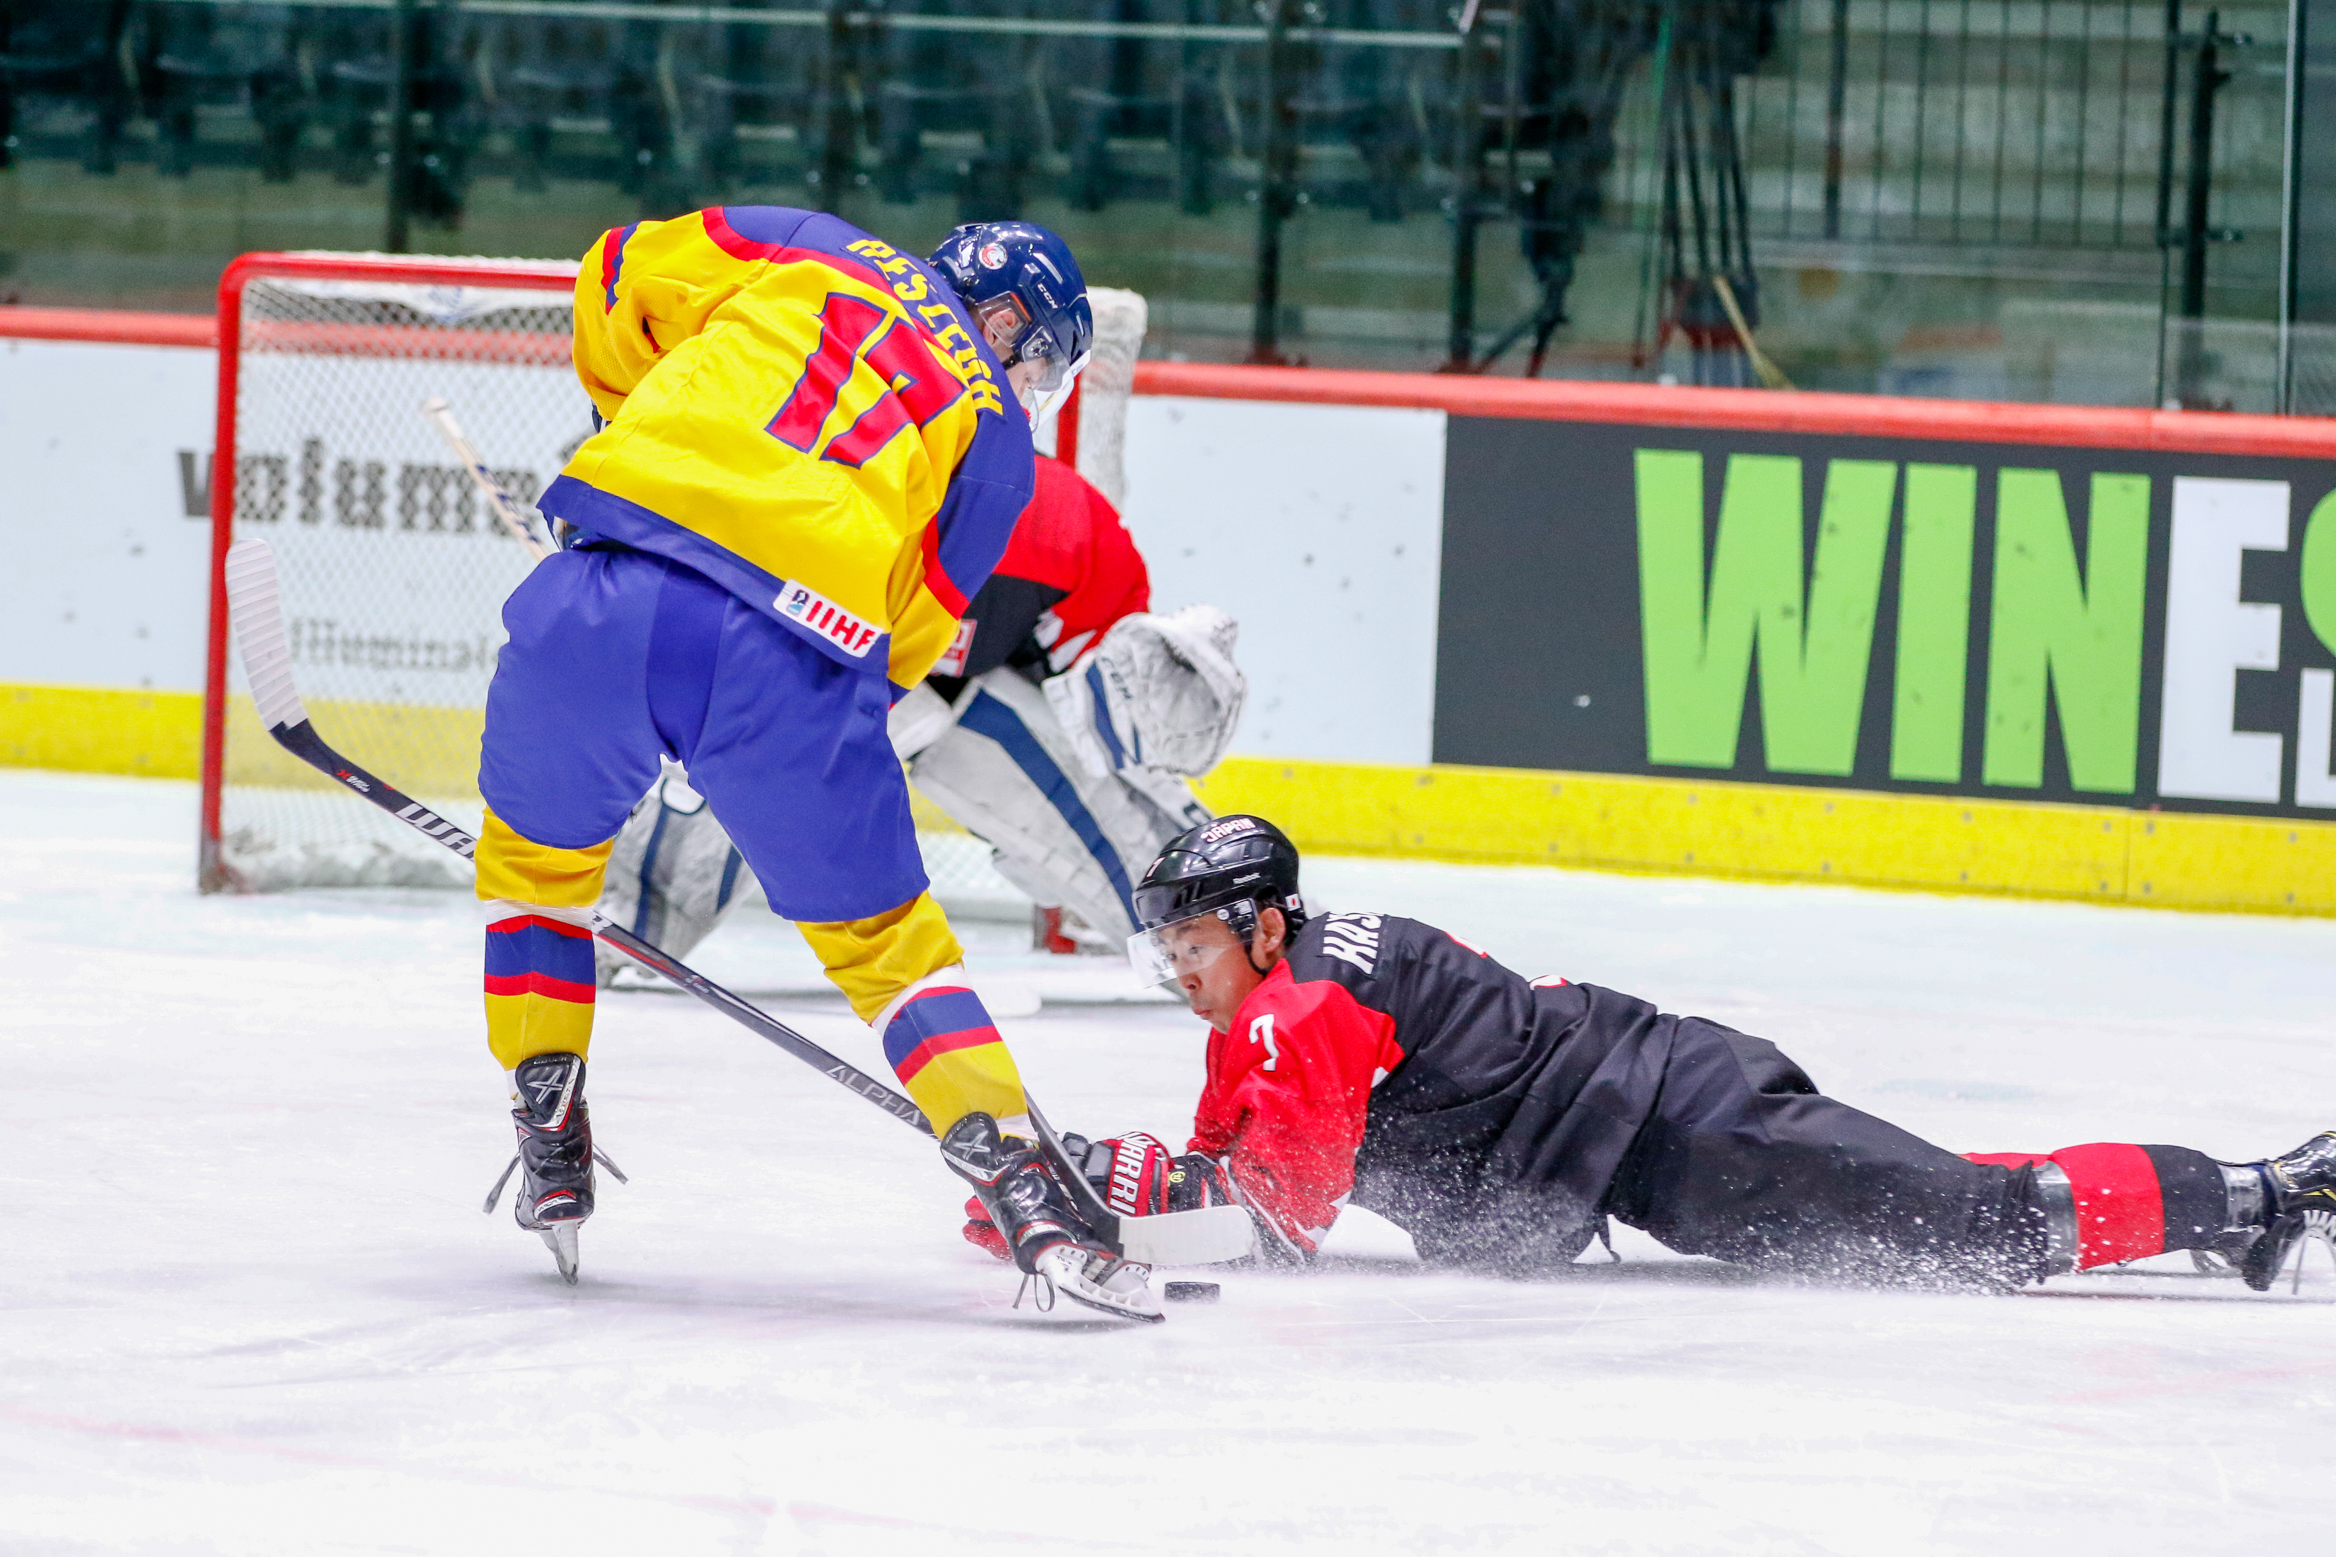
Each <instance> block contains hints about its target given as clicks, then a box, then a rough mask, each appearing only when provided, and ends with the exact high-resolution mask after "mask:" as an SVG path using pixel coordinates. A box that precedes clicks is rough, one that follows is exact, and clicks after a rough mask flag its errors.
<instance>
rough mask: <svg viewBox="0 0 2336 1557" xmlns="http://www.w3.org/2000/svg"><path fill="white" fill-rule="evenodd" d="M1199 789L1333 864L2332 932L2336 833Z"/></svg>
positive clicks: (1229, 786) (1639, 799) (1260, 761)
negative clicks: (1679, 878)
mask: <svg viewBox="0 0 2336 1557" xmlns="http://www.w3.org/2000/svg"><path fill="white" fill-rule="evenodd" d="M1199 787H1200V789H1201V793H1202V798H1203V799H1204V800H1206V801H1207V802H1208V804H1209V805H1210V806H1211V807H1212V808H1214V809H1215V810H1218V811H1220V812H1222V811H1253V812H1256V813H1257V814H1258V815H1260V816H1264V817H1267V818H1270V819H1271V820H1273V821H1274V822H1276V823H1278V824H1279V825H1280V826H1282V827H1283V828H1284V829H1285V830H1287V831H1288V832H1289V834H1290V836H1291V837H1292V838H1293V839H1294V840H1295V841H1296V842H1297V843H1298V845H1299V847H1301V848H1304V849H1311V850H1316V851H1320V852H1322V853H1327V854H1362V855H1384V856H1391V857H1396V858H1409V859H1434V860H1452V861H1463V862H1470V863H1477V864H1488V865H1492V864H1499V865H1567V866H1580V867H1589V868H1593V869H1600V870H1626V871H1664V872H1677V873H1679V874H1682V875H1700V876H1741V877H1749V878H1753V879H1758V880H1770V881H1838V882H1845V883H1849V884H1853V885H1857V886H1869V887H1890V888H1900V889H1908V890H1916V891H1940V892H1994V893H2012V894H2018V895H2022V896H2033V897H2058V898H2079V899H2086V900H2090V901H2093V902H2107V903H2132V904H2139V905H2145V906H2153V907H2165V908H2205V909H2225V910H2242V911H2248V912H2259V913H2298V914H2330V913H2336V822H2292V821H2279V820H2264V819H2257V818H2251V817H2222V816H2198V815H2192V814H2186V813H2172V812H2156V811H2133V810H2127V809H2124V808H2121V807H2115V806H2081V805H2050V804H2045V803H2041V802H2035V801H2014V800H1994V799H1986V800H1981V799H1963V798H1957V797H1953V796H1936V795H1885V794H1876V793H1873V792H1870V791H1863V790H1840V789H1803V788H1795V787H1792V786H1788V785H1770V784H1740V783H1729V782H1720V781H1713V780H1705V779H1675V778H1641V777H1630V776H1618V775H1613V774H1602V773H1547V772H1536V771H1531V770H1524V769H1509V768H1463V767H1443V766H1438V767H1425V768H1413V767H1380V766H1372V765H1366V764H1357V763H1327V762H1296V761H1281V760H1275V759H1272V758H1262V757H1235V758H1230V759H1228V760H1227V761H1226V762H1225V763H1224V764H1223V765H1221V766H1220V767H1219V768H1218V769H1217V770H1216V771H1215V772H1214V773H1212V774H1210V775H1209V777H1208V778H1207V779H1206V780H1205V781H1204V782H1203V783H1202V784H1201V785H1200V786H1199Z"/></svg>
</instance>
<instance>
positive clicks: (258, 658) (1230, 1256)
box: [226, 537, 1256, 1265]
mask: <svg viewBox="0 0 2336 1557" xmlns="http://www.w3.org/2000/svg"><path fill="white" fill-rule="evenodd" d="M226 582H227V599H228V604H229V608H230V614H231V616H232V619H233V621H234V625H235V637H236V643H237V646H238V647H240V648H241V649H242V651H243V663H244V673H245V675H246V676H247V677H248V678H249V680H250V682H251V690H252V701H253V703H254V704H255V705H256V706H257V708H258V710H259V716H260V722H261V724H263V725H264V726H266V727H267V731H268V734H269V735H270V736H272V737H274V739H275V741H276V743H277V744H278V745H279V746H282V747H283V748H284V749H285V750H286V751H289V752H291V753H292V754H293V755H294V756H296V757H298V758H300V759H301V760H302V761H303V762H306V763H307V764H308V765H309V766H311V767H313V768H315V769H317V770H318V771H319V772H321V773H323V774H324V775H325V776H327V777H328V778H331V779H333V780H334V781H336V782H337V783H339V784H341V785H342V786H343V787H344V788H347V789H349V790H351V791H353V792H354V793H356V794H357V795H359V796H361V797H363V798H364V799H366V800H369V801H371V802H372V803H373V804H374V805H377V806H379V807H380V808H381V809H382V810H384V811H387V812H388V813H389V814H390V815H392V816H394V817H396V818H397V819H398V820H399V821H401V822H403V823H405V824H406V825H407V826H408V827H411V828H413V829H414V830H415V831H416V832H418V833H420V834H421V835H422V836H423V837H425V838H428V839H429V840H431V841H432V842H433V843H436V844H439V845H441V846H442V847H444V848H447V849H450V850H452V851H453V852H454V853H456V854H459V855H461V856H462V857H463V858H464V859H471V858H473V857H475V856H476V854H477V851H478V839H476V838H475V837H473V836H472V835H471V834H470V833H468V832H466V831H464V830H463V829H462V828H460V827H458V826H456V825H455V824H454V823H452V822H449V821H448V820H446V818H444V817H442V816H440V815H439V814H438V813H437V812H435V811H433V810H431V809H430V808H429V807H428V806H425V805H423V804H422V803H421V802H420V801H418V800H415V799H412V798H411V797H409V796H407V795H405V794H402V793H400V792H399V791H398V790H397V789H395V788H394V787H392V786H391V785H388V784H385V783H383V782H382V781H381V780H380V779H378V778H375V777H374V776H373V775H372V774H370V773H368V772H366V771H365V770H364V769H363V768H361V767H359V766H357V765H356V764H355V763H353V762H351V761H349V760H348V759H347V758H346V757H343V756H342V755H341V754H340V753H339V752H336V751H334V750H333V749H332V747H331V746H329V745H327V744H326V743H325V740H324V737H323V736H321V735H319V734H318V733H317V731H316V727H315V725H314V724H312V723H311V722H310V721H309V717H308V709H307V707H306V705H305V704H303V703H302V702H301V699H300V689H299V687H298V686H297V685H296V684H295V683H294V681H293V679H292V647H291V640H290V639H289V638H288V637H287V636H286V634H285V631H284V614H283V605H282V601H281V598H280V596H279V593H278V586H277V580H276V554H275V550H274V548H273V547H271V546H269V545H268V543H267V542H266V541H264V540H260V539H258V538H256V537H255V538H253V539H249V540H243V541H238V542H236V543H235V545H234V546H233V547H231V548H229V550H228V553H227V569H226ZM592 931H593V933H594V934H595V935H598V936H599V937H600V938H601V939H602V940H605V941H607V942H608V943H609V944H610V945H611V946H614V947H615V948H616V949H617V950H619V951H621V952H623V953H624V954H625V955H626V956H628V957H631V958H632V959H633V960H635V961H636V962H639V963H640V964H641V965H642V966H643V967H645V968H648V969H649V970H650V971H651V972H653V973H657V974H659V975H661V976H663V977H664V978H666V979H668V980H670V981H671V982H672V983H674V984H675V985H677V986H678V987H680V988H681V989H683V990H685V991H687V992H688V993H690V994H692V995H695V996H697V998H698V999H700V1000H702V1001H704V1002H705V1003H706V1004H707V1005H710V1006H712V1007H713V1008H714V1009H715V1010H717V1011H719V1012H721V1013H722V1014H723V1015H724V1016H727V1017H729V1018H730V1019H731V1020H732V1021H734V1022H737V1023H738V1024H740V1025H741V1026H743V1027H745V1028H747V1029H749V1030H750V1031H752V1032H753V1033H754V1034H755V1035H756V1036H758V1037H760V1038H762V1039H764V1040H766V1041H767V1042H769V1043H771V1044H774V1045H776V1046H777V1047H778V1048H781V1049H784V1050H785V1051H786V1052H787V1053H789V1054H791V1055H793V1056H794V1057H795V1058H796V1059H799V1060H801V1061H802V1062H803V1063H804V1064H806V1065H809V1066H810V1067H811V1068H812V1069H814V1070H816V1071H818V1072H819V1073H820V1074H821V1075H823V1076H825V1077H827V1078H828V1079H829V1080H830V1081H833V1082H835V1083H837V1084H838V1085H840V1086H842V1087H844V1088H845V1089H846V1090H847V1091H850V1092H853V1093H856V1094H857V1095H859V1096H860V1097H863V1098H865V1099H867V1100H868V1101H869V1102H871V1103H874V1104H875V1105H876V1106H877V1107H879V1108H881V1109H883V1110H884V1111H885V1112H886V1113H888V1114H890V1115H892V1116H893V1117H894V1118H895V1119H898V1120H900V1121H901V1122H902V1123H903V1124H906V1125H908V1126H910V1127H911V1128H912V1129H915V1130H917V1131H920V1132H921V1133H923V1134H924V1135H926V1136H928V1137H929V1136H931V1135H933V1133H934V1131H933V1125H932V1121H931V1120H929V1119H927V1118H926V1117H925V1115H924V1111H923V1110H921V1109H919V1108H918V1107H917V1106H916V1104H915V1103H913V1102H911V1101H909V1099H907V1098H905V1097H903V1096H901V1095H900V1094H899V1093H897V1092H895V1091H893V1090H892V1089H891V1088H890V1087H888V1086H886V1085H884V1083H882V1082H880V1081H878V1080H876V1079H875V1078H874V1077H872V1076H869V1075H868V1074H867V1073H865V1072H864V1071H861V1070H858V1069H856V1068H855V1067H853V1066H851V1065H849V1064H847V1063H845V1062H844V1061H843V1060H841V1059H839V1058H837V1057H836V1056H835V1055H833V1054H830V1053H829V1052H828V1051H827V1050H825V1049H823V1048H821V1047H820V1046H819V1045H818V1044H816V1043H813V1042H812V1041H811V1040H810V1039H808V1038H806V1037H804V1036H803V1035H802V1034H801V1033H798V1032H796V1031H795V1030H794V1029H793V1028H791V1027H789V1026H787V1025H786V1024H785V1023H784V1022H781V1021H779V1020H777V1019H776V1018H774V1017H772V1016H770V1015H769V1014H767V1013H766V1012H764V1011H762V1010H761V1009H760V1008H759V1007H757V1006H755V1005H753V1004H752V1003H751V1002H749V1001H746V1000H744V999H742V998H740V997H739V996H737V995H734V994H732V993H731V992H730V991H728V990H726V989H724V988H723V987H722V986H721V985H719V984H716V983H715V982H714V981H713V980H712V979H709V978H707V977H706V976H705V975H703V974H701V973H698V972H696V971H695V970H693V969H691V968H689V967H687V966H685V965H684V964H683V963H681V962H680V961H679V960H678V959H676V958H673V957H669V956H667V955H666V954H665V953H664V952H662V951H660V950H658V949H657V948H656V947H655V946H652V945H650V944H649V943H648V942H647V941H644V940H642V939H641V938H640V937H639V936H637V935H635V934H633V933H632V932H631V931H630V930H627V929H626V928H625V927H624V926H622V925H620V924H618V923H617V922H616V921H615V920H613V919H610V918H609V917H608V916H607V915H606V914H603V913H601V912H600V911H599V910H598V909H595V910H593V913H592ZM1024 1096H1025V1100H1026V1101H1027V1102H1028V1104H1029V1109H1030V1121H1031V1124H1032V1125H1033V1127H1035V1128H1036V1129H1037V1131H1038V1136H1039V1145H1040V1147H1041V1149H1042V1150H1044V1151H1045V1153H1046V1154H1047V1157H1048V1160H1049V1161H1050V1162H1051V1163H1052V1164H1053V1165H1054V1167H1055V1169H1056V1173H1057V1177H1059V1178H1060V1179H1062V1180H1063V1182H1064V1183H1065V1184H1066V1185H1067V1186H1068V1187H1069V1190H1070V1193H1071V1194H1072V1196H1073V1197H1074V1198H1076V1199H1078V1200H1079V1201H1080V1202H1081V1205H1080V1212H1081V1215H1082V1217H1083V1218H1084V1219H1085V1220H1086V1221H1087V1222H1088V1224H1089V1225H1090V1226H1091V1227H1092V1228H1093V1229H1094V1230H1095V1232H1096V1233H1097V1235H1098V1236H1100V1237H1101V1238H1102V1239H1103V1240H1104V1241H1105V1242H1107V1243H1109V1244H1112V1245H1113V1246H1114V1247H1115V1248H1116V1249H1117V1250H1118V1252H1119V1253H1120V1254H1121V1255H1122V1256H1124V1257H1125V1258H1127V1259H1130V1260H1134V1261H1136V1262H1138V1263H1140V1264H1144V1265H1214V1264H1220V1263H1222V1262H1224V1261H1226V1260H1236V1259H1240V1258H1241V1257H1243V1256H1244V1255H1246V1254H1248V1253H1249V1252H1250V1251H1251V1250H1252V1249H1253V1248H1254V1247H1255V1245H1256V1229H1255V1227H1254V1226H1253V1225H1252V1224H1251V1222H1250V1220H1249V1213H1248V1212H1247V1211H1244V1210H1243V1209H1241V1208H1240V1207H1239V1206H1206V1207H1202V1208H1200V1209H1198V1210H1194V1211H1170V1212H1163V1213H1161V1214H1159V1215H1156V1216H1137V1217H1121V1216H1119V1215H1118V1214H1117V1213H1115V1212H1114V1211H1112V1210H1111V1208H1110V1207H1109V1206H1107V1205H1105V1204H1104V1202H1103V1198H1102V1196H1100V1195H1098V1194H1097V1193H1096V1192H1095V1187H1094V1185H1092V1184H1090V1183H1088V1182H1087V1176H1086V1174H1084V1173H1083V1172H1081V1171H1079V1169H1078V1167H1077V1165H1075V1164H1073V1163H1072V1162H1071V1160H1070V1155H1069V1153H1068V1152H1066V1151H1065V1150H1064V1149H1063V1144H1062V1141H1061V1139H1060V1138H1059V1137H1057V1136H1056V1134H1055V1132H1054V1128H1053V1127H1052V1126H1051V1125H1049V1124H1048V1123H1047V1122H1046V1120H1045V1118H1044V1116H1043V1115H1041V1114H1040V1113H1039V1111H1038V1105H1037V1103H1036V1102H1035V1101H1031V1100H1029V1098H1028V1094H1027V1093H1025V1094H1024Z"/></svg>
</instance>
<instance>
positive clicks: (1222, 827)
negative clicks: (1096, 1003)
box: [1127, 816, 1306, 984]
mask: <svg viewBox="0 0 2336 1557" xmlns="http://www.w3.org/2000/svg"><path fill="white" fill-rule="evenodd" d="M1135 908H1136V923H1137V924H1138V925H1140V926H1142V928H1141V929H1139V930H1137V931H1136V933H1135V934H1134V935H1131V936H1129V937H1128V942H1127V955H1128V961H1129V962H1131V963H1132V964H1134V966H1135V970H1136V973H1137V975H1138V976H1139V977H1141V978H1143V979H1144V980H1146V981H1147V982H1150V983H1154V984H1172V983H1174V982H1175V981H1176V980H1177V978H1178V977H1180V976H1181V975H1183V974H1186V973H1196V972H1198V971H1199V970H1200V969H1202V968H1205V967H1207V966H1208V965H1209V964H1210V963H1212V962H1214V961H1216V960H1217V958H1218V957H1220V956H1222V955H1223V954H1224V953H1225V952H1226V951H1228V950H1230V949H1231V948H1230V946H1229V945H1228V944H1227V942H1226V941H1225V940H1224V938H1223V937H1221V936H1216V935H1202V934H1196V933H1195V932H1196V928H1197V926H1196V924H1195V922H1196V921H1199V920H1205V919H1216V920H1219V921H1221V922H1222V923H1224V924H1225V925H1226V926H1227V927H1228V928H1229V929H1231V930H1232V932H1233V936H1234V938H1235V939H1236V940H1238V941H1239V942H1240V944H1241V950H1242V953H1243V954H1244V955H1245V956H1247V957H1249V959H1250V965H1251V966H1252V967H1254V966H1255V965H1256V945H1257V915H1258V910H1259V909H1261V908H1278V909H1280V910H1281V911H1282V916H1283V918H1284V919H1286V920H1287V921H1288V923H1289V928H1290V931H1291V933H1293V934H1294V933H1295V932H1296V930H1297V928H1298V926H1300V925H1302V924H1304V923H1305V922H1306V904H1305V900H1304V899H1303V898H1302V897H1300V896H1299V895H1298V847H1297V845H1296V844H1293V843H1292V842H1290V840H1289V839H1288V838H1287V837H1285V836H1283V833H1282V830H1281V829H1280V828H1278V827H1276V826H1274V825H1273V823H1271V822H1269V821H1267V820H1265V818H1263V817H1261V816H1220V817H1218V818H1217V819H1216V820H1214V821H1210V822H1203V823H1201V824H1200V825H1199V826H1197V827H1190V828H1187V829H1185V830H1184V831H1183V832H1181V833H1179V834H1177V836H1176V838H1175V839H1174V840H1173V841H1172V842H1170V844H1169V845H1168V847H1167V848H1165V849H1163V850H1161V851H1160V857H1159V858H1158V859H1156V860H1154V861H1153V862H1152V868H1151V869H1150V870H1147V871H1145V872H1144V880H1143V885H1141V886H1139V887H1137V888H1136V890H1135Z"/></svg>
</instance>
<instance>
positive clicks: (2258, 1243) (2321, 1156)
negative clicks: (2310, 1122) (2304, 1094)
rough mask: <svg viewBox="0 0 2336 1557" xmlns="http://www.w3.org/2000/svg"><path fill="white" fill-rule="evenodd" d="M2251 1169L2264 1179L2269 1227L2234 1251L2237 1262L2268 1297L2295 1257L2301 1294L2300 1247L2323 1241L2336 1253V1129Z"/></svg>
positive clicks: (2302, 1269) (2302, 1276) (2297, 1285)
mask: <svg viewBox="0 0 2336 1557" xmlns="http://www.w3.org/2000/svg"><path fill="white" fill-rule="evenodd" d="M2248 1166H2250V1167H2253V1168H2256V1169H2257V1170H2259V1171H2260V1172H2261V1173H2262V1175H2263V1179H2264V1191H2265V1198H2266V1201H2267V1204H2266V1206H2265V1212H2266V1214H2267V1217H2268V1223H2267V1225H2266V1226H2265V1227H2264V1228H2263V1229H2262V1231H2261V1232H2260V1233H2258V1234H2256V1236H2255V1237H2254V1238H2253V1239H2252V1240H2250V1241H2249V1242H2247V1243H2246V1245H2245V1246H2244V1247H2243V1248H2240V1249H2238V1250H2235V1251H2233V1252H2234V1256H2235V1257H2234V1259H2233V1262H2232V1263H2234V1264H2235V1265H2237V1266H2238V1270H2239V1274H2240V1275H2241V1276H2243V1277H2245V1278H2246V1282H2247V1285H2248V1286H2250V1287H2253V1288H2254V1289H2255V1290H2256V1291H2257V1292H2268V1291H2270V1290H2271V1285H2272V1283H2273V1282H2275V1281H2277V1280H2278V1279H2279V1273H2280V1271H2281V1270H2282V1269H2284V1268H2285V1267H2286V1265H2287V1263H2288V1256H2289V1255H2290V1254H2294V1255H2295V1256H2296V1259H2295V1285H2296V1287H2297V1288H2299V1289H2300V1288H2301V1287H2302V1285H2303V1279H2304V1265H2303V1256H2302V1255H2301V1253H2299V1252H2298V1249H2297V1246H2298V1245H2300V1244H2301V1243H2302V1242H2303V1241H2304V1240H2305V1239H2307V1238H2317V1239H2318V1240H2320V1242H2321V1243H2323V1244H2326V1245H2327V1246H2328V1249H2329V1251H2330V1253H2331V1254H2336V1130H2323V1131H2321V1132H2320V1133H2319V1134H2318V1135H2315V1136H2313V1137H2312V1138H2311V1139H2310V1140H2308V1141H2306V1142H2304V1143H2303V1145H2301V1146H2299V1147H2297V1148H2296V1149H2295V1150H2294V1151H2291V1152H2288V1153H2286V1154H2284V1155H2282V1156H2278V1157H2272V1158H2268V1159H2266V1160H2265V1161H2263V1162H2260V1163H2250V1164H2248Z"/></svg>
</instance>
